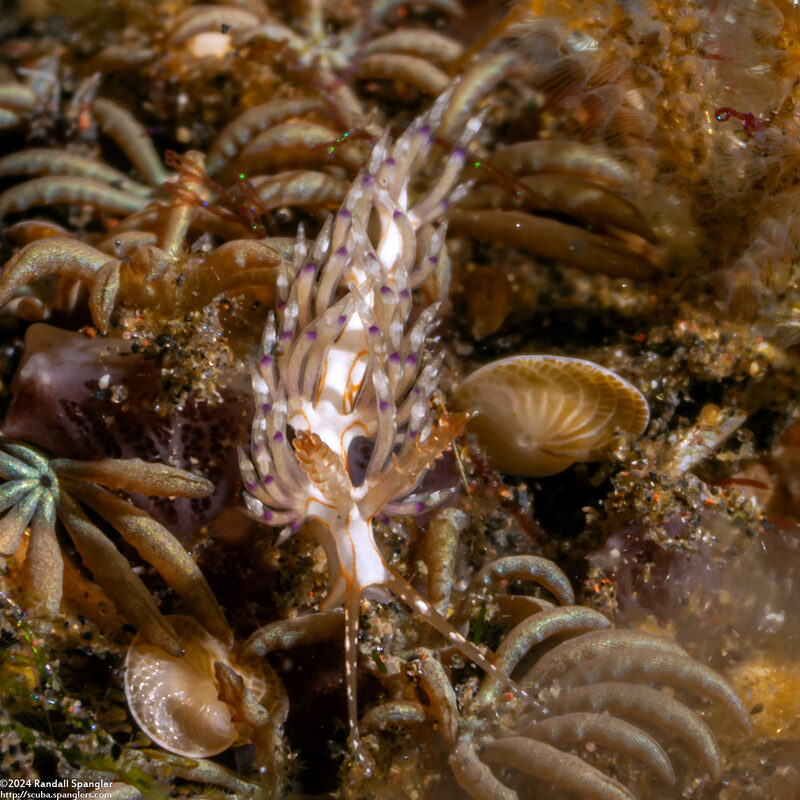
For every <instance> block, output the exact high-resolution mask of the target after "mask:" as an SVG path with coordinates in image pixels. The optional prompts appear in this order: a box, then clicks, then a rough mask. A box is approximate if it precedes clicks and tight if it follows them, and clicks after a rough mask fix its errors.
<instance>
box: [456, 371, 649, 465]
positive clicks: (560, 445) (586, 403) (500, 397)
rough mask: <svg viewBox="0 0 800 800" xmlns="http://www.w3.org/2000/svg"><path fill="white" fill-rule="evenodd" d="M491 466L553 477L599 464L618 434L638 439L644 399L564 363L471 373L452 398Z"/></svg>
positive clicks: (615, 380)
mask: <svg viewBox="0 0 800 800" xmlns="http://www.w3.org/2000/svg"><path fill="white" fill-rule="evenodd" d="M454 400H455V404H456V407H457V408H458V409H460V410H470V411H475V412H477V415H476V416H475V417H474V418H473V420H472V421H471V422H470V424H469V430H471V431H472V432H473V433H475V434H476V435H477V437H478V440H479V441H480V443H481V445H482V446H483V448H484V449H485V450H486V453H487V455H488V457H489V460H490V462H491V464H492V466H493V467H494V468H495V469H498V470H500V471H501V472H506V473H509V474H511V475H524V476H527V477H539V476H544V475H554V474H555V473H556V472H561V470H563V469H566V468H567V467H568V466H570V465H571V464H573V463H574V462H576V461H597V460H599V459H602V458H603V456H604V455H605V453H606V451H607V449H608V447H609V445H611V444H612V443H613V441H614V435H615V433H616V432H620V431H621V432H624V433H628V434H631V435H633V436H638V435H639V434H640V433H642V431H644V429H645V428H646V427H647V423H648V420H649V418H650V413H649V409H648V407H647V401H646V400H645V398H644V396H643V395H642V394H641V392H639V391H638V389H636V388H635V387H634V386H632V385H631V384H630V383H628V382H627V381H626V380H623V379H622V378H620V377H619V375H616V374H615V373H613V372H611V371H610V370H608V369H605V367H601V366H599V365H598V364H593V363H592V362H591V361H584V360H583V359H579V358H566V357H564V356H528V355H521V356H512V357H511V358H503V359H500V360H499V361H493V362H492V363H490V364H487V365H485V366H483V367H481V368H480V369H478V370H477V371H476V372H473V373H472V375H470V376H469V377H468V378H467V379H466V380H465V381H464V382H463V383H462V384H461V386H460V387H459V389H458V391H457V392H456V394H455V398H454Z"/></svg>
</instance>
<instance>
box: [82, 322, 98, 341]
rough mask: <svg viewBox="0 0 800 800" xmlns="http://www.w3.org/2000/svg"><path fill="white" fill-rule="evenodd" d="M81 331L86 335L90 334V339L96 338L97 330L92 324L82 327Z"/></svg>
mask: <svg viewBox="0 0 800 800" xmlns="http://www.w3.org/2000/svg"><path fill="white" fill-rule="evenodd" d="M81 333H82V334H83V335H84V336H88V337H89V338H90V339H94V337H95V336H97V330H96V329H95V328H93V327H92V326H91V325H84V327H83V328H81Z"/></svg>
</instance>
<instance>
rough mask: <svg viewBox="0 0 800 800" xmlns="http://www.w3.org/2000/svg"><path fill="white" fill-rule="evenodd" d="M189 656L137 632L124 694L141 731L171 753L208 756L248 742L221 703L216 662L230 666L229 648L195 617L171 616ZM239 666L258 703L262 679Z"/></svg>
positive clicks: (127, 664)
mask: <svg viewBox="0 0 800 800" xmlns="http://www.w3.org/2000/svg"><path fill="white" fill-rule="evenodd" d="M167 619H168V620H169V622H170V623H171V625H172V626H173V627H174V629H175V631H176V633H177V634H178V637H179V638H180V640H181V643H182V644H183V645H184V648H185V653H184V655H182V656H178V657H176V656H171V655H169V653H166V652H165V651H164V650H162V649H161V648H160V647H155V646H153V645H151V644H148V643H147V642H146V641H145V640H144V639H143V638H142V635H141V634H138V635H137V636H136V637H135V638H134V640H133V642H131V646H130V648H129V649H128V654H127V656H126V658H125V696H126V697H127V700H128V707H129V708H130V710H131V713H132V714H133V717H134V719H135V720H136V722H137V723H138V725H139V727H140V728H141V729H142V730H143V731H144V732H145V733H146V734H147V735H148V736H149V737H150V738H151V739H152V740H153V741H154V742H155V743H156V744H158V745H160V746H161V747H163V748H164V749H165V750H169V751H170V752H172V753H177V754H178V755H181V756H189V757H190V758H204V757H206V756H213V755H216V754H217V753H221V752H222V751H223V750H227V749H228V748H229V747H230V746H231V745H234V744H237V743H239V742H242V741H244V737H242V736H241V735H240V731H239V730H238V729H237V726H236V725H235V723H234V722H233V720H232V719H231V716H232V714H233V709H232V708H231V707H230V706H229V705H228V704H227V703H224V702H223V701H222V700H220V699H219V690H220V687H219V683H218V681H217V679H216V677H215V671H214V663H215V662H217V661H219V662H222V663H223V664H226V665H231V652H230V650H229V649H228V648H227V647H225V645H223V644H222V642H220V641H219V639H216V638H214V637H213V636H212V635H211V634H210V633H208V632H207V631H206V630H205V629H204V628H203V627H202V626H201V625H200V624H199V623H198V622H196V621H195V620H194V619H192V618H191V617H183V616H170V617H167ZM232 666H235V668H236V670H237V672H239V674H241V675H242V678H243V679H244V682H245V684H246V686H247V688H248V689H250V690H251V691H252V692H253V694H254V695H255V696H256V698H257V699H258V700H261V699H262V698H263V697H264V695H265V693H266V688H267V686H266V683H265V681H264V680H263V676H260V675H257V674H253V673H248V672H243V671H242V669H241V665H232Z"/></svg>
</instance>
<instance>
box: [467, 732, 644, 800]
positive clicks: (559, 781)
mask: <svg viewBox="0 0 800 800" xmlns="http://www.w3.org/2000/svg"><path fill="white" fill-rule="evenodd" d="M481 758H482V759H483V760H484V761H487V762H489V763H490V764H501V765H502V766H504V767H513V768H514V769H518V770H521V771H522V772H525V773H527V774H528V775H533V776H534V777H536V778H541V779H542V780H545V781H547V782H548V783H551V784H552V785H553V786H558V787H559V788H560V789H567V790H568V791H571V792H575V793H576V794H578V795H580V796H581V797H585V798H587V800H636V798H635V797H634V795H632V794H631V793H630V792H629V791H628V790H627V789H626V788H625V787H624V786H623V785H622V784H621V783H617V781H615V780H613V779H612V778H609V777H608V776H607V775H605V774H603V773H602V772H600V770H599V769H595V768H594V767H592V766H590V765H589V764H587V763H586V762H585V761H582V760H581V759H580V758H578V757H577V756H573V755H571V754H570V753H563V752H562V751H561V750H558V749H557V748H555V747H551V746H550V745H549V744H545V743H544V742H537V741H535V740H531V739H523V738H522V737H519V736H511V737H509V738H508V739H500V740H498V741H496V742H489V743H488V744H486V745H484V746H483V748H482V749H481Z"/></svg>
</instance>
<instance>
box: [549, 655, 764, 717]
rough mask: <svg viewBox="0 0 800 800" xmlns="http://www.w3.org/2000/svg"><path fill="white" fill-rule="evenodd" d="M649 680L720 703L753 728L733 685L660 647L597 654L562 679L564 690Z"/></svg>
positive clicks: (688, 659) (695, 663) (685, 658)
mask: <svg viewBox="0 0 800 800" xmlns="http://www.w3.org/2000/svg"><path fill="white" fill-rule="evenodd" d="M631 680H633V681H649V682H653V683H661V684H666V685H668V686H675V687H678V688H681V689H687V690H689V691H692V692H696V693H697V694H700V695H703V696H705V697H710V698H711V699H713V700H715V701H716V702H718V703H719V704H720V705H723V706H724V707H725V708H727V709H728V710H729V711H730V712H731V714H733V716H734V717H735V718H736V721H737V722H738V723H739V726H740V727H741V728H742V730H744V731H746V732H747V731H750V730H751V729H752V725H751V722H750V715H749V713H748V711H747V708H745V706H744V704H743V703H742V701H741V700H740V699H739V698H738V697H737V696H736V694H735V692H734V691H733V689H731V687H730V686H729V685H728V684H727V683H726V682H725V681H724V680H723V679H722V678H721V677H720V676H719V675H718V674H717V673H716V672H714V671H713V670H711V669H709V668H708V667H706V666H705V665H704V664H699V663H698V662H697V661H695V660H694V659H692V658H689V657H687V656H682V655H675V654H672V653H664V652H663V651H660V650H647V649H642V650H638V651H635V653H633V654H631V653H628V652H625V651H623V652H621V653H610V654H607V655H601V656H596V657H595V658H593V659H591V660H590V661H586V662H584V663H582V664H578V665H577V666H575V667H573V668H572V669H571V670H570V671H569V672H567V673H566V674H565V675H563V676H562V677H561V678H559V683H560V684H561V686H562V687H563V688H565V689H571V688H574V687H576V686H581V685H583V684H586V683H603V682H607V681H625V682H627V681H631Z"/></svg>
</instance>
